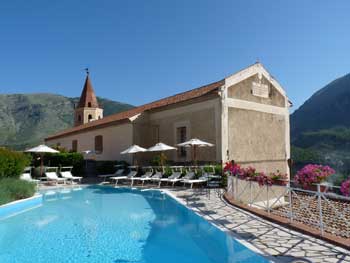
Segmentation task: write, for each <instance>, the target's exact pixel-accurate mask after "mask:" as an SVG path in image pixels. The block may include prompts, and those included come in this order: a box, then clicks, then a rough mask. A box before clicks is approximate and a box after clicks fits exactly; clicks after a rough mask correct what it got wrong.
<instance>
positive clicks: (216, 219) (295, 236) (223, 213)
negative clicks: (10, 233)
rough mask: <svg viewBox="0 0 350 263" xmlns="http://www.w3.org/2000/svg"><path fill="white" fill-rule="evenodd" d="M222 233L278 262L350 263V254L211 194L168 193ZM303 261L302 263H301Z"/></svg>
mask: <svg viewBox="0 0 350 263" xmlns="http://www.w3.org/2000/svg"><path fill="white" fill-rule="evenodd" d="M166 191H168V192H169V193H170V194H172V195H174V196H175V197H176V198H178V199H179V200H182V201H183V202H184V203H185V204H186V205H187V206H188V207H189V208H191V209H193V210H194V211H195V212H197V213H198V214H200V215H201V216H203V217H204V218H205V219H206V220H208V221H210V222H212V223H214V224H216V225H217V226H219V227H220V228H221V229H222V230H224V231H228V232H229V233H233V234H234V235H235V236H236V237H238V238H239V239H241V240H243V241H244V242H248V243H250V244H252V245H253V246H254V247H256V248H257V249H259V250H260V251H261V252H262V253H263V254H264V255H265V256H268V257H269V258H270V259H271V260H273V261H275V262H339V263H340V262H344V263H345V262H349V263H350V251H348V250H345V249H343V248H340V247H336V246H334V245H332V244H330V243H327V242H325V241H322V240H319V239H316V238H313V237H310V236H306V235H304V234H301V233H298V232H296V231H292V230H289V229H287V228H284V227H281V226H279V225H276V224H274V223H271V222H269V221H266V220H264V219H261V218H259V217H257V216H255V215H253V214H250V213H249V212H246V211H243V210H241V209H239V208H236V207H233V206H231V205H230V204H228V203H227V202H225V201H224V200H223V199H222V197H221V196H219V195H217V194H215V192H214V190H211V194H210V195H209V194H208V192H207V191H206V190H201V189H198V190H197V189H195V190H189V189H186V190H184V189H167V190H166ZM299 260H300V261H299Z"/></svg>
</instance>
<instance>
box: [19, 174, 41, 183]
mask: <svg viewBox="0 0 350 263" xmlns="http://www.w3.org/2000/svg"><path fill="white" fill-rule="evenodd" d="M20 179H21V180H24V181H28V182H31V183H36V184H38V183H40V180H37V179H33V178H32V176H31V175H30V173H23V174H22V175H21V176H20Z"/></svg>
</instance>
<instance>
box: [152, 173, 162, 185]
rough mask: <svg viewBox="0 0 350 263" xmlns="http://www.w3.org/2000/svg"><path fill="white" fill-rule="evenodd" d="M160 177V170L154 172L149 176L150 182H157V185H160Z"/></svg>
mask: <svg viewBox="0 0 350 263" xmlns="http://www.w3.org/2000/svg"><path fill="white" fill-rule="evenodd" d="M162 177H163V173H161V172H156V173H155V174H154V175H153V176H152V177H151V178H150V180H151V181H152V182H158V187H160V184H161V179H162Z"/></svg>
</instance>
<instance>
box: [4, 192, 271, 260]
mask: <svg viewBox="0 0 350 263" xmlns="http://www.w3.org/2000/svg"><path fill="white" fill-rule="evenodd" d="M0 262H1V263H8V262H9V263H17V262H20V263H25V262H36V263H38V262H39V263H41V262H50V263H56V262H60V263H61V262H71V263H76V262H88V263H92V262H94V263H95V262H98V263H104V262H106V263H127V262H134V263H136V262H138V263H146V262H147V263H150V262H152V263H158V262H162V263H173V262H174V263H175V262H176V263H178V262H192V263H193V262H201V263H209V262H211V263H213V262H226V263H227V262H230V263H231V262H232V263H233V262H256V263H259V262H268V261H267V260H266V259H264V258H262V257H261V256H259V255H257V254H255V253H254V252H253V251H251V250H249V249H248V248H246V247H245V246H243V245H242V244H240V243H239V242H237V241H236V240H235V239H233V238H232V237H231V236H229V235H227V234H225V233H224V232H222V231H220V230H219V229H218V228H216V227H214V226H212V225H211V224H210V223H208V222H207V221H205V220H204V219H202V218H201V217H199V216H198V215H196V214H195V213H193V212H192V211H191V210H189V209H187V208H186V207H184V206H183V205H181V204H179V203H178V202H177V201H175V200H174V199H172V198H171V197H169V196H167V195H166V194H162V193H161V192H159V191H140V190H131V189H126V188H117V189H115V188H111V187H103V186H89V187H86V188H83V189H82V190H80V191H63V192H62V193H59V194H55V195H50V196H47V197H45V198H44V203H43V205H42V206H41V207H38V208H35V209H33V210H30V211H27V212H25V213H22V214H19V215H16V216H13V217H10V218H7V219H3V220H1V221H0Z"/></svg>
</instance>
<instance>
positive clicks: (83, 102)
mask: <svg viewBox="0 0 350 263" xmlns="http://www.w3.org/2000/svg"><path fill="white" fill-rule="evenodd" d="M102 118H103V109H102V108H100V107H99V105H98V102H97V98H96V95H95V91H94V89H93V87H92V84H91V80H90V76H89V70H88V69H86V79H85V84H84V88H83V91H82V93H81V96H80V100H79V103H78V106H77V107H76V108H75V110H74V126H79V125H82V124H85V123H88V122H91V121H95V120H99V119H102Z"/></svg>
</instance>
